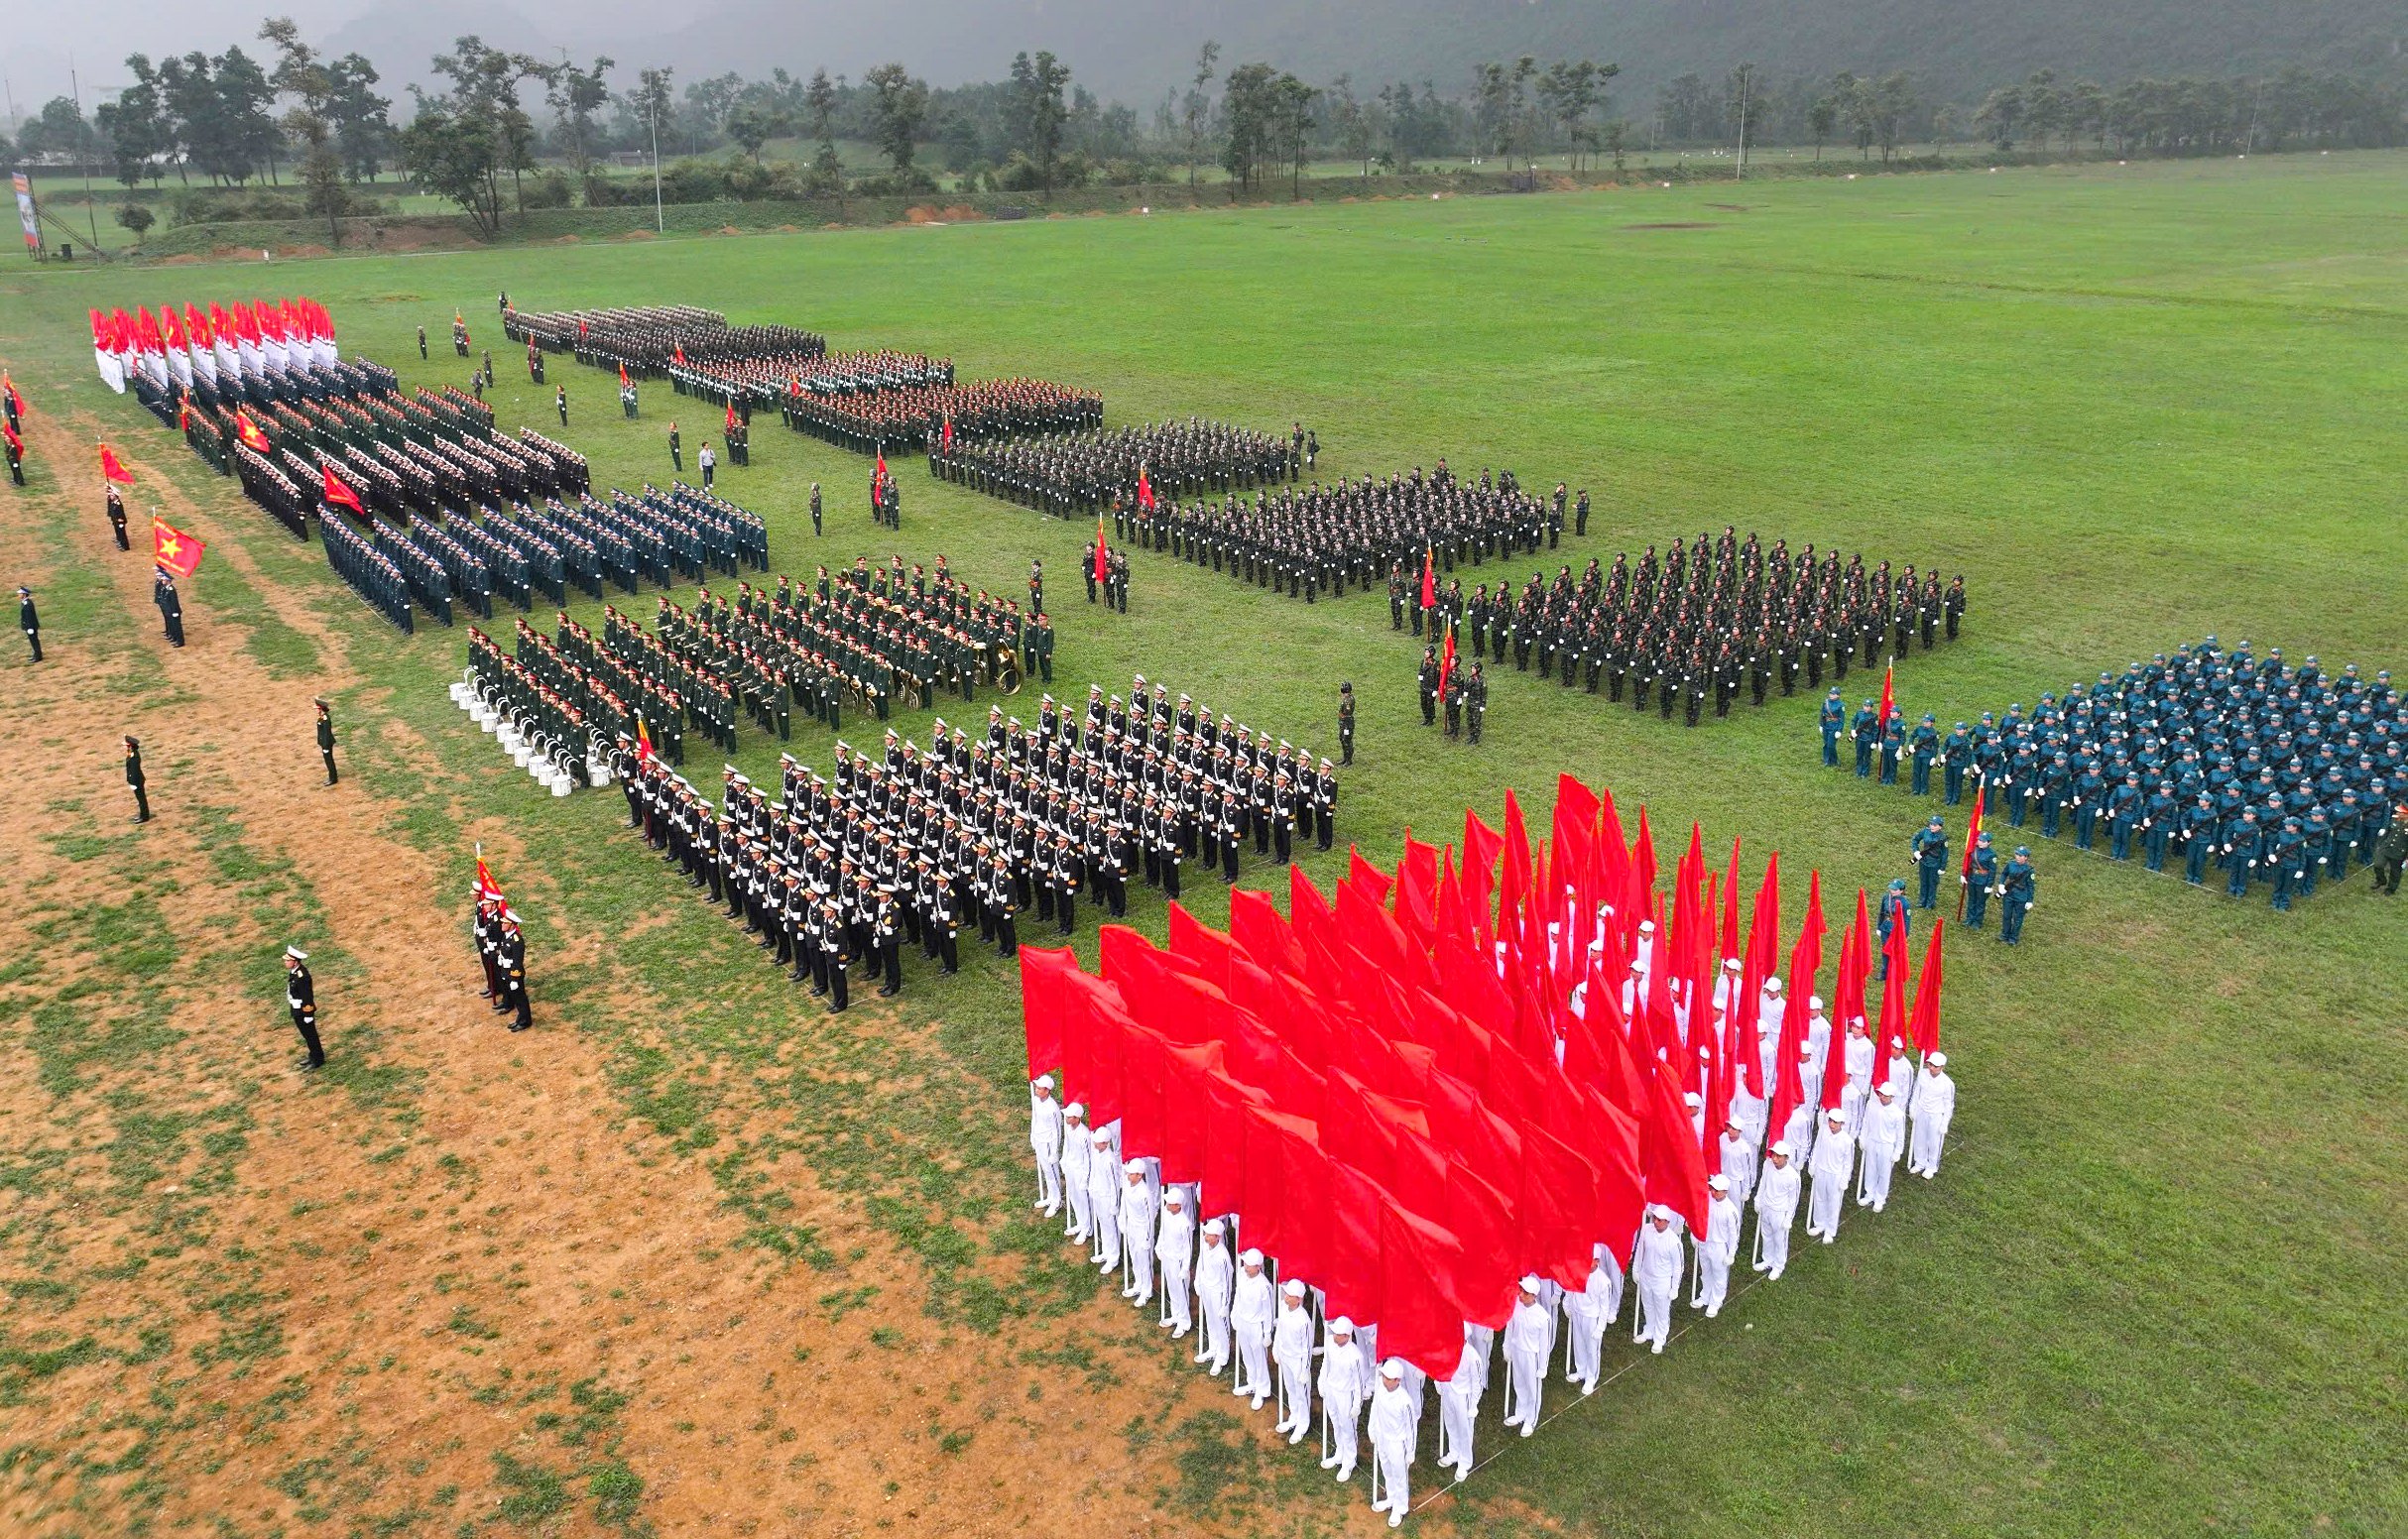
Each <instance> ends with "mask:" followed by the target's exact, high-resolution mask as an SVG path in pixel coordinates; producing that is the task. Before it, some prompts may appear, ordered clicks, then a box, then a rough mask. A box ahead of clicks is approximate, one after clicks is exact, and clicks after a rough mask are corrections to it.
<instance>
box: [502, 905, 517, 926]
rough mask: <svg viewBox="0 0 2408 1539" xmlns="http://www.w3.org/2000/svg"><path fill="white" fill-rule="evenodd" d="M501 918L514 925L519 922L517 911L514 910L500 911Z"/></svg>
mask: <svg viewBox="0 0 2408 1539" xmlns="http://www.w3.org/2000/svg"><path fill="white" fill-rule="evenodd" d="M502 917H503V918H505V919H507V920H509V921H510V922H511V923H512V924H516V923H518V922H519V911H518V910H517V909H516V908H505V909H503V910H502Z"/></svg>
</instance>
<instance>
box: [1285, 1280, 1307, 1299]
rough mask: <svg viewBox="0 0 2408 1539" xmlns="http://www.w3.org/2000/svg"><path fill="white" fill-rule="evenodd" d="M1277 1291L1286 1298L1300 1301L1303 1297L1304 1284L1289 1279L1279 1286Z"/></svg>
mask: <svg viewBox="0 0 2408 1539" xmlns="http://www.w3.org/2000/svg"><path fill="white" fill-rule="evenodd" d="M1279 1291H1280V1293H1282V1294H1283V1295H1285V1296H1286V1297H1288V1298H1292V1299H1300V1298H1302V1297H1304V1284H1303V1283H1300V1282H1298V1281H1297V1280H1296V1279H1295V1278H1293V1277H1290V1278H1288V1279H1287V1281H1285V1282H1283V1283H1281V1284H1279Z"/></svg>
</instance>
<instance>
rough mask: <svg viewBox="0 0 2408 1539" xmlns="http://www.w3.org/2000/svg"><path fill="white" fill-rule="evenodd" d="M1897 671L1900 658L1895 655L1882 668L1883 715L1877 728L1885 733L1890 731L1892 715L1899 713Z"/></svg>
mask: <svg viewBox="0 0 2408 1539" xmlns="http://www.w3.org/2000/svg"><path fill="white" fill-rule="evenodd" d="M1897 672H1898V659H1897V658H1895V657H1892V658H1890V659H1889V663H1888V665H1887V666H1885V667H1883V668H1882V669H1881V715H1880V718H1879V722H1880V725H1879V726H1878V727H1877V728H1876V729H1875V730H1876V731H1878V732H1880V733H1882V734H1884V735H1886V734H1887V733H1888V731H1889V719H1890V717H1892V716H1893V715H1895V714H1897V709H1898V692H1897Z"/></svg>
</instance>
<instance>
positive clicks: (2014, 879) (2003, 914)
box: [1998, 855, 2033, 946]
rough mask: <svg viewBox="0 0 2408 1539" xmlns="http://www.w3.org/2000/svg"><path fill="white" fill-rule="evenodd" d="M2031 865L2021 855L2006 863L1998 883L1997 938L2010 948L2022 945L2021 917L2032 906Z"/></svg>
mask: <svg viewBox="0 0 2408 1539" xmlns="http://www.w3.org/2000/svg"><path fill="white" fill-rule="evenodd" d="M2032 885H2033V884H2032V863H2031V861H2030V860H2029V859H2028V858H2026V857H2024V856H2021V855H2018V856H2016V857H2015V858H2014V859H2013V860H2011V861H2009V862H2007V863H2006V877H2005V879H2004V880H2003V881H2002V882H2000V883H1999V887H2000V888H2001V889H2002V890H2001V891H2000V893H1999V898H2000V901H1999V906H1998V938H1999V939H2000V940H2002V941H2004V942H2006V943H2007V944H2008V945H2010V946H2020V945H2022V944H2023V915H2024V913H2025V912H2026V911H2027V910H2029V909H2030V908H2031V906H2032Z"/></svg>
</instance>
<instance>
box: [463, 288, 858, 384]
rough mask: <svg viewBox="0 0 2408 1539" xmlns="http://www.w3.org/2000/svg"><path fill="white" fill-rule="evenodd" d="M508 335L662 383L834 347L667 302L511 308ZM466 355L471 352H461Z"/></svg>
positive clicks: (801, 333) (806, 334)
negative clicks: (732, 364) (724, 362)
mask: <svg viewBox="0 0 2408 1539" xmlns="http://www.w3.org/2000/svg"><path fill="white" fill-rule="evenodd" d="M502 331H503V334H504V335H506V336H508V337H509V338H511V340H513V341H519V342H527V343H530V344H532V345H534V346H538V347H541V348H542V349H543V350H544V351H545V352H551V353H573V354H574V355H575V356H576V360H577V362H579V363H581V364H587V365H590V366H592V367H595V368H603V369H625V370H626V371H627V372H628V373H629V374H630V375H632V376H651V377H654V378H658V377H660V376H662V375H664V374H667V373H668V372H669V370H670V369H671V368H672V367H674V366H677V365H680V364H688V363H699V362H707V361H710V360H714V359H722V358H769V357H792V358H797V359H811V358H817V357H819V356H820V355H821V354H822V353H825V352H826V351H827V342H826V340H825V339H824V338H822V337H820V336H819V335H818V334H817V333H815V332H810V331H805V330H802V329H801V328H800V327H797V326H731V325H729V324H728V323H727V317H726V316H725V315H722V314H721V313H719V312H718V311H717V310H706V309H701V308H698V307H696V306H694V305H690V304H659V305H645V306H640V307H634V308H620V309H600V310H522V309H518V308H516V307H505V308H504V309H503V311H502ZM461 356H462V357H466V356H467V354H466V353H464V352H463V353H462V354H461Z"/></svg>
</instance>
